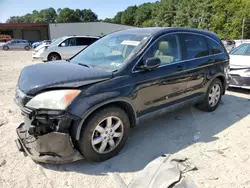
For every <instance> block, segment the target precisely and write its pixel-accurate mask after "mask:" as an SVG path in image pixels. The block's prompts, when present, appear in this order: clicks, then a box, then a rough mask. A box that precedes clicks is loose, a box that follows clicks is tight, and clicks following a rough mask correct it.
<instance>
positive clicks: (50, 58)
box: [48, 53, 61, 61]
mask: <svg viewBox="0 0 250 188" xmlns="http://www.w3.org/2000/svg"><path fill="white" fill-rule="evenodd" d="M57 60H61V56H60V55H59V54H57V53H51V54H49V56H48V61H57Z"/></svg>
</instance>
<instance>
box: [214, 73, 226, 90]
mask: <svg viewBox="0 0 250 188" xmlns="http://www.w3.org/2000/svg"><path fill="white" fill-rule="evenodd" d="M215 79H219V80H220V81H221V83H222V87H223V91H222V94H223V95H224V94H225V93H226V78H225V77H224V76H222V75H219V76H217V77H215Z"/></svg>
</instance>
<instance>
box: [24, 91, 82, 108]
mask: <svg viewBox="0 0 250 188" xmlns="http://www.w3.org/2000/svg"><path fill="white" fill-rule="evenodd" d="M79 93H80V91H79V90H54V91H47V92H44V93H41V94H38V95H36V96H35V97H34V98H32V99H31V100H30V101H29V102H28V103H27V104H26V107H28V108H31V109H51V110H65V109H66V108H67V107H68V105H69V104H70V103H71V102H72V101H73V100H74V99H75V98H76V97H77V95H78V94H79Z"/></svg>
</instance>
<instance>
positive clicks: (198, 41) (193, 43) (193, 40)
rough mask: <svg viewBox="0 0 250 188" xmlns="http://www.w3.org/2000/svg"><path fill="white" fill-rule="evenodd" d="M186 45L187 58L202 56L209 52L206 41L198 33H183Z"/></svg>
mask: <svg viewBox="0 0 250 188" xmlns="http://www.w3.org/2000/svg"><path fill="white" fill-rule="evenodd" d="M183 39H184V43H185V46H186V52H187V58H188V59H192V58H198V57H204V56H207V55H208V54H209V52H208V48H207V43H206V40H205V38H204V37H202V36H199V35H191V34H190V35H188V34H187V35H183Z"/></svg>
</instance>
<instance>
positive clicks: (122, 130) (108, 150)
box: [78, 107, 130, 162]
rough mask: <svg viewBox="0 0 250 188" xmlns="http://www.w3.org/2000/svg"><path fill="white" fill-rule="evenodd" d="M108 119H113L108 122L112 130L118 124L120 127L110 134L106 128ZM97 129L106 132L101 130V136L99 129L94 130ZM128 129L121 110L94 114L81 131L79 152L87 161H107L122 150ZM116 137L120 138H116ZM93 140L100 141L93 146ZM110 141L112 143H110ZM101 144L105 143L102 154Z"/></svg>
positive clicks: (128, 125)
mask: <svg viewBox="0 0 250 188" xmlns="http://www.w3.org/2000/svg"><path fill="white" fill-rule="evenodd" d="M110 118H111V119H112V118H113V119H112V120H111V121H110V122H112V123H110V125H111V124H112V125H113V126H111V127H112V128H113V129H115V127H117V126H116V125H118V124H120V126H119V127H118V128H117V129H116V130H115V131H114V130H112V131H113V132H111V131H110V129H108V127H107V125H108V124H109V123H108V120H107V119H110ZM116 118H117V119H116ZM119 120H120V121H119ZM118 122H121V123H118ZM97 127H102V128H106V130H105V129H101V130H102V132H103V131H104V132H103V134H101V133H100V132H101V131H100V132H99V129H98V131H97V130H96V128H97ZM129 129H130V121H129V118H128V115H127V114H126V113H125V112H124V111H123V110H122V109H120V108H117V107H107V108H103V109H101V110H99V111H97V112H96V113H94V114H93V115H92V116H91V117H90V118H89V119H88V121H87V122H86V125H85V126H84V128H83V129H82V130H81V137H80V140H79V142H78V147H79V150H80V152H81V153H82V154H83V156H84V157H85V158H86V159H87V160H89V161H93V162H101V161H105V160H108V159H110V158H112V157H114V156H115V155H117V154H118V153H119V152H120V150H121V149H122V148H123V146H124V144H125V143H126V141H127V139H128V135H129ZM112 135H113V136H112ZM117 135H122V136H120V137H118V136H117ZM94 138H95V140H98V139H102V141H101V142H99V141H98V144H96V143H95V144H94ZM97 138H98V139H97ZM109 139H110V140H109ZM112 140H113V141H114V142H112ZM103 143H106V147H105V149H104V150H103V152H102V151H101V150H102V149H101V146H102V144H103ZM110 143H113V144H112V145H114V147H113V148H112V147H111V144H110ZM104 145H105V144H104Z"/></svg>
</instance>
